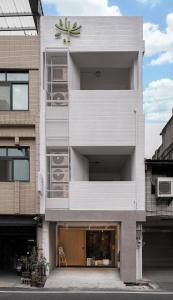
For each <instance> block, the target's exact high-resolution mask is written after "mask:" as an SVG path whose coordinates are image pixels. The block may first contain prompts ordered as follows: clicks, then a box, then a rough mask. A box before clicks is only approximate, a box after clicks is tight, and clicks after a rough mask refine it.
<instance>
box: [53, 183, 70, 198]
mask: <svg viewBox="0 0 173 300" xmlns="http://www.w3.org/2000/svg"><path fill="white" fill-rule="evenodd" d="M51 192H52V193H53V194H54V197H55V198H56V197H57V198H68V185H67V184H61V183H58V184H57V183H51Z"/></svg>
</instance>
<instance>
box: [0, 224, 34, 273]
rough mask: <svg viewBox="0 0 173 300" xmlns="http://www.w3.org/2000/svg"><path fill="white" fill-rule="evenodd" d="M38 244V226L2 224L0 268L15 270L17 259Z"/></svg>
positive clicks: (0, 230)
mask: <svg viewBox="0 0 173 300" xmlns="http://www.w3.org/2000/svg"><path fill="white" fill-rule="evenodd" d="M35 245H36V227H34V226H33V227H32V226H2V227H1V226H0V270H4V271H6V270H9V271H10V270H14V269H15V266H16V262H17V259H18V258H19V257H20V256H22V255H27V253H28V254H29V253H31V251H32V248H33V246H35Z"/></svg>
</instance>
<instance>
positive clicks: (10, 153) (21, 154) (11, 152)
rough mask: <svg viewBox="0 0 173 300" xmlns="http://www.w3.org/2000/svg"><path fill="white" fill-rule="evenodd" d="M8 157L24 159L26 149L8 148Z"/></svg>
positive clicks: (26, 152)
mask: <svg viewBox="0 0 173 300" xmlns="http://www.w3.org/2000/svg"><path fill="white" fill-rule="evenodd" d="M8 156H13V157H16V156H19V157H26V156H28V151H27V149H26V148H8Z"/></svg>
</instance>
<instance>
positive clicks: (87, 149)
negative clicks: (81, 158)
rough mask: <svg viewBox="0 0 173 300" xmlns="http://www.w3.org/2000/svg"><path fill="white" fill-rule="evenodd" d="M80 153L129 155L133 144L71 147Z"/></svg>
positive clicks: (132, 149)
mask: <svg viewBox="0 0 173 300" xmlns="http://www.w3.org/2000/svg"><path fill="white" fill-rule="evenodd" d="M73 148H74V149H75V150H77V151H78V152H79V153H80V154H82V155H129V154H132V152H133V151H134V148H135V147H134V146H111V147H109V146H102V147H100V146H93V147H91V146H84V147H83V146H77V147H73Z"/></svg>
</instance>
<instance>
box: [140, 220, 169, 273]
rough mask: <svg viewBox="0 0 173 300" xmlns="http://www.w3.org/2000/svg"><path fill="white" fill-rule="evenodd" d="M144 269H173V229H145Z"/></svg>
mask: <svg viewBox="0 0 173 300" xmlns="http://www.w3.org/2000/svg"><path fill="white" fill-rule="evenodd" d="M143 267H144V268H145V267H173V227H170V226H159V224H158V226H151V227H150V226H145V227H144V229H143Z"/></svg>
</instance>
